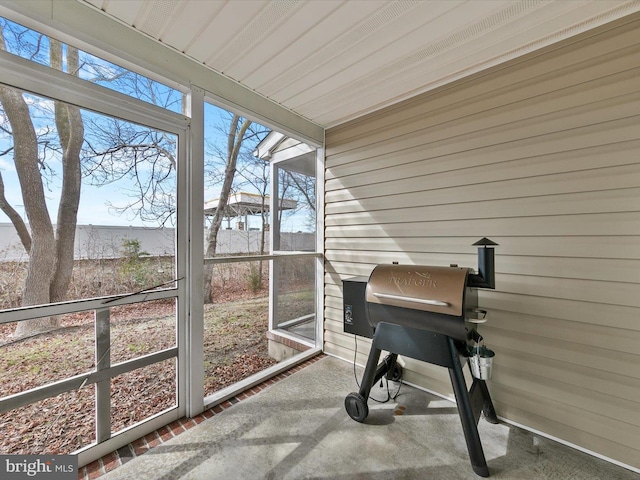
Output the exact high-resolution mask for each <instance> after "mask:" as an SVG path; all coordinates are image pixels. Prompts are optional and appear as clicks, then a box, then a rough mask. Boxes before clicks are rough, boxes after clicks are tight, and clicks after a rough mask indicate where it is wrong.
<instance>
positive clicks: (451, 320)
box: [343, 238, 498, 477]
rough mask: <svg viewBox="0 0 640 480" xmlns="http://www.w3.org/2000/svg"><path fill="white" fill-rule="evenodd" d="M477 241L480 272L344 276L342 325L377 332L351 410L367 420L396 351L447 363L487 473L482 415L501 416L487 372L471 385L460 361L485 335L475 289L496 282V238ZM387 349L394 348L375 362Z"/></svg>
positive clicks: (414, 269)
mask: <svg viewBox="0 0 640 480" xmlns="http://www.w3.org/2000/svg"><path fill="white" fill-rule="evenodd" d="M474 245H476V246H478V272H477V273H476V272H474V270H473V269H470V268H461V267H458V266H457V265H451V266H449V267H434V266H422V265H397V264H393V265H378V266H376V267H375V268H374V270H373V272H372V273H371V275H370V276H369V277H368V278H367V277H355V278H350V279H345V280H344V281H343V303H344V331H345V332H347V333H353V334H355V335H359V336H363V337H367V338H372V339H373V342H372V345H371V350H370V353H369V357H368V359H367V364H366V367H365V371H364V374H363V377H362V382H361V383H360V390H359V391H358V392H357V393H355V392H354V393H350V394H349V395H347V397H346V398H345V408H346V410H347V413H348V414H349V416H350V417H351V418H352V419H353V420H355V421H357V422H363V421H364V420H365V419H366V418H367V416H368V415H369V408H368V406H367V401H368V399H369V393H370V391H371V388H372V387H373V385H374V384H375V383H376V382H377V381H378V380H380V379H381V378H382V377H384V376H386V378H388V379H390V380H399V379H400V378H401V377H402V367H401V366H400V364H399V363H398V362H397V358H398V355H403V356H405V357H410V358H414V359H416V360H421V361H424V362H428V363H431V364H434V365H440V366H442V367H446V368H447V369H448V370H449V377H450V379H451V385H452V387H453V392H454V395H455V398H456V403H457V407H458V413H459V415H460V420H461V423H462V430H463V432H464V437H465V440H466V444H467V450H468V452H469V460H470V461H471V466H472V468H473V471H474V472H475V473H476V474H477V475H480V476H482V477H488V476H489V469H488V467H487V462H486V460H485V457H484V451H483V449H482V443H481V442H480V436H479V435H478V421H479V418H480V414H481V413H483V414H484V416H485V418H486V419H487V421H489V422H491V423H498V419H497V417H496V412H495V409H494V407H493V403H492V401H491V396H490V395H489V389H488V388H487V385H486V382H485V379H483V378H477V377H478V376H479V375H477V372H475V373H476V376H474V377H473V382H472V384H471V388H470V389H468V390H467V386H466V382H465V379H464V375H463V372H462V368H463V367H464V365H465V364H467V363H468V362H469V360H470V356H471V355H472V353H471V352H472V351H473V349H474V347H476V350H477V346H478V345H479V344H480V343H481V341H482V340H483V339H482V336H481V335H480V334H479V333H478V331H477V330H476V328H475V327H476V325H477V324H478V323H484V322H486V321H487V312H486V311H485V310H482V309H480V308H478V289H479V288H488V289H493V288H495V269H494V248H493V247H494V246H495V245H497V244H496V243H495V242H493V241H491V240H489V239H487V238H483V239H481V240H479V241H477V242H476V243H474ZM382 350H385V351H387V352H389V354H388V355H387V356H386V357H385V358H384V360H383V361H382V362H380V363H378V361H379V359H380V354H381V352H382Z"/></svg>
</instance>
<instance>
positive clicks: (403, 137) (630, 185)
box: [324, 15, 640, 468]
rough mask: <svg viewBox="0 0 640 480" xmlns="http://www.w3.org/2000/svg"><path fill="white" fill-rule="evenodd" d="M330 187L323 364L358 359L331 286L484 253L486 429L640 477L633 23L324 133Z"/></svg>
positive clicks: (432, 375)
mask: <svg viewBox="0 0 640 480" xmlns="http://www.w3.org/2000/svg"><path fill="white" fill-rule="evenodd" d="M325 178H326V181H325V191H326V193H325V200H326V202H325V214H326V215H325V254H326V274H325V298H326V300H325V345H324V347H325V350H326V351H327V352H328V353H330V354H334V355H337V356H340V357H343V358H346V359H349V360H351V359H353V357H354V346H355V339H354V337H353V336H352V335H347V334H345V333H343V329H342V284H341V280H342V279H344V278H347V277H350V276H359V275H368V274H369V273H370V272H371V270H372V269H373V267H374V266H375V265H376V264H378V263H390V262H392V261H398V262H400V263H407V264H431V265H448V264H450V263H457V264H459V265H461V266H469V267H475V266H476V255H475V248H474V247H472V246H471V244H472V243H473V242H474V241H475V240H477V239H479V238H481V237H484V236H487V237H489V238H491V239H493V240H495V241H497V242H498V243H499V244H500V245H499V246H498V247H497V249H496V269H497V275H496V285H497V286H496V290H495V291H486V290H482V291H481V292H480V302H481V305H483V306H484V307H486V308H487V309H488V310H489V311H490V318H489V322H488V323H487V324H485V325H482V326H481V329H480V330H481V333H482V334H483V335H484V336H485V337H486V339H487V344H488V345H489V346H490V347H491V348H492V349H494V350H495V351H496V353H497V355H496V359H495V368H494V377H493V378H492V380H491V381H490V384H489V388H490V390H491V393H492V396H493V400H494V403H495V405H496V410H497V412H498V415H500V416H502V417H504V418H507V419H508V420H510V421H513V422H517V423H519V424H522V425H525V426H527V427H529V428H532V429H535V430H539V431H542V432H544V433H546V434H548V435H552V436H555V437H558V438H560V439H562V440H564V441H566V442H569V443H572V444H575V445H578V446H580V447H582V448H585V449H587V450H589V451H592V452H595V453H598V454H600V455H604V456H606V457H609V458H611V459H614V460H615V461H618V462H622V463H623V464H627V465H630V466H632V467H634V468H640V460H639V459H640V443H638V439H639V438H640V368H639V367H640V348H639V347H638V346H639V345H640V16H637V15H636V16H631V17H628V18H627V19H623V20H621V21H618V22H615V23H613V24H610V25H607V26H605V27H603V28H600V29H598V30H595V31H592V32H588V33H587V34H583V35H581V36H580V37H576V38H574V39H571V40H569V41H566V42H563V43H561V44H558V45H555V46H553V47H549V48H547V49H545V50H543V51H541V52H538V53H536V54H532V55H529V56H527V57H525V58H523V59H520V60H517V61H513V62H510V63H509V64H507V65H503V66H500V67H496V68H494V69H492V70H491V71H488V72H484V73H482V74H478V75H475V76H474V77H471V78H468V79H465V80H462V81H458V82H456V83H454V84H451V85H449V86H447V87H444V88H441V89H439V90H437V91H434V92H431V93H428V94H425V95H422V96H420V97H416V98H415V99H412V100H410V101H407V102H404V103H402V104H399V105H396V106H393V107H390V108H387V109H385V110H382V111H380V112H377V113H375V114H372V115H370V116H368V117H365V118H363V119H359V120H357V121H354V122H351V123H349V124H346V125H343V126H340V127H336V128H333V129H330V130H329V131H328V132H327V135H326V172H325ZM357 341H358V356H357V362H358V363H359V364H364V362H365V360H366V354H367V352H368V350H369V345H370V342H369V341H368V340H366V339H362V338H358V340H357ZM406 371H407V379H408V380H409V381H411V382H412V383H416V384H419V385H422V386H424V387H426V388H428V389H431V390H434V391H437V392H440V393H442V394H445V395H451V387H450V384H449V380H448V375H447V373H446V370H445V369H442V368H439V367H434V366H431V365H425V364H422V363H421V362H417V361H413V360H410V359H409V360H407V366H406Z"/></svg>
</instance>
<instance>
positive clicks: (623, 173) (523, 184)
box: [325, 142, 640, 220]
mask: <svg viewBox="0 0 640 480" xmlns="http://www.w3.org/2000/svg"><path fill="white" fill-rule="evenodd" d="M638 147H640V142H638V145H636V148H635V149H630V150H628V151H627V152H624V153H620V152H615V158H616V161H617V162H628V163H626V164H623V165H615V166H603V167H596V168H590V169H586V168H585V166H586V165H588V160H586V159H585V158H584V155H580V156H579V157H580V166H579V168H580V170H577V171H570V172H562V173H556V174H553V172H547V173H543V174H538V175H530V176H527V177H521V178H506V179H504V180H500V179H496V180H493V181H490V182H484V183H479V184H467V185H453V186H449V187H447V188H442V187H441V183H440V182H437V181H425V182H424V186H423V189H422V190H421V191H419V192H408V193H400V194H397V195H394V196H393V199H392V201H385V202H384V203H383V204H381V203H380V200H379V197H377V196H376V197H361V198H359V199H358V200H355V199H350V200H344V201H339V202H336V201H331V196H329V198H328V203H327V205H326V209H325V213H326V215H327V220H329V219H331V218H333V215H340V214H344V213H359V212H372V211H377V210H383V209H392V208H394V209H399V208H414V207H416V206H440V205H449V204H459V205H467V206H474V205H469V204H473V203H479V202H486V201H496V200H510V199H518V198H523V199H526V198H536V197H544V196H555V195H559V194H579V193H588V194H591V193H592V192H594V193H595V192H602V191H607V190H611V189H625V188H634V187H636V188H637V187H638V186H639V185H640V163H638V162H636V160H637V155H638V153H637V152H638ZM591 154H592V155H593V156H594V157H596V156H597V157H598V159H601V158H602V156H603V155H606V156H610V155H612V152H611V150H610V149H607V151H604V152H592V153H591ZM550 163H553V164H554V166H553V168H558V167H559V165H557V164H556V163H555V162H550ZM547 168H548V167H547ZM572 168H576V165H575V162H574V166H573V167H572ZM507 169H508V167H507ZM505 173H506V172H502V174H503V175H504V174H505ZM522 173H523V172H519V173H518V174H519V175H522ZM428 178H429V177H427V179H428ZM382 188H384V187H381V189H382ZM378 193H380V192H378Z"/></svg>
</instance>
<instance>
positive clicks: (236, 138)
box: [203, 115, 251, 303]
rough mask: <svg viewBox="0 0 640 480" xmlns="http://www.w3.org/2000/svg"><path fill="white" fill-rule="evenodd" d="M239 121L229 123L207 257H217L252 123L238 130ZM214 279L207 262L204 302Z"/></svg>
mask: <svg viewBox="0 0 640 480" xmlns="http://www.w3.org/2000/svg"><path fill="white" fill-rule="evenodd" d="M238 123H240V116H239V115H234V116H233V119H232V120H231V124H230V125H229V133H228V134H227V164H226V166H225V169H224V181H223V183H222V190H221V191H220V197H219V200H218V208H216V213H215V214H214V215H213V221H212V222H211V226H210V227H209V231H208V232H207V248H206V250H205V254H204V256H205V258H211V257H215V255H216V247H217V245H218V232H219V231H220V226H221V225H222V220H223V218H224V209H225V207H226V206H227V203H228V202H229V193H230V192H231V187H232V185H233V178H234V176H235V173H236V165H237V163H238V154H239V153H240V146H241V145H242V141H243V140H244V135H245V133H246V132H247V129H248V128H249V126H250V125H251V121H250V120H244V122H243V123H242V126H241V127H240V130H238ZM212 279H213V265H212V264H205V266H204V285H203V287H204V303H211V302H212V301H213V297H212V294H211V280H212Z"/></svg>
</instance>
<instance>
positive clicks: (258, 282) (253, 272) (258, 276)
mask: <svg viewBox="0 0 640 480" xmlns="http://www.w3.org/2000/svg"><path fill="white" fill-rule="evenodd" d="M262 279H263V272H262V265H260V264H258V265H256V264H254V263H251V264H250V266H249V273H248V277H247V284H248V286H249V288H250V289H251V291H252V292H253V293H257V292H259V291H260V290H261V289H262Z"/></svg>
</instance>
